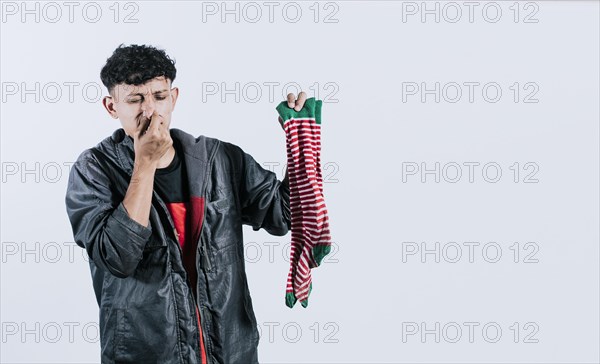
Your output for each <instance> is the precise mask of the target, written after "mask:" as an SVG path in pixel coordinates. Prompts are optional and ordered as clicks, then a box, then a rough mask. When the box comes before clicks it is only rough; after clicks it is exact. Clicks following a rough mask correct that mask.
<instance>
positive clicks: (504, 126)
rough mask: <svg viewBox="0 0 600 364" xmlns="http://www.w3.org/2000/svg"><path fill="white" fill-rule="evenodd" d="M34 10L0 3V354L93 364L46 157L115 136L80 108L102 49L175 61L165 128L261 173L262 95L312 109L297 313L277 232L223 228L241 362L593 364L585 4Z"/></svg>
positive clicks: (95, 347)
mask: <svg viewBox="0 0 600 364" xmlns="http://www.w3.org/2000/svg"><path fill="white" fill-rule="evenodd" d="M35 4H36V3H35V2H30V3H27V8H28V9H33V12H32V13H31V14H29V15H25V18H22V15H23V13H24V10H25V9H24V8H23V7H22V5H21V2H3V3H2V23H1V33H2V34H1V79H2V104H1V106H2V111H1V152H2V154H1V159H2V184H1V186H2V191H1V201H2V210H1V213H2V214H1V243H2V268H1V311H0V312H1V321H2V342H1V345H2V347H1V357H0V359H1V361H2V362H3V363H4V362H6V363H33V362H38V363H50V362H56V363H59V362H60V363H70V362H72V363H82V362H86V363H93V362H98V360H99V357H100V355H99V341H98V339H97V331H96V330H97V321H98V307H97V304H96V301H95V297H94V293H93V289H92V285H91V278H90V272H89V267H88V263H87V261H86V260H85V259H84V255H83V254H82V253H83V250H82V249H81V248H79V247H77V246H74V245H73V243H72V240H73V237H72V231H71V227H70V225H69V222H68V219H67V215H66V210H65V205H64V196H65V191H66V183H67V178H68V170H69V168H68V164H69V163H72V162H73V161H74V160H75V158H76V157H77V155H78V154H79V153H80V152H81V151H82V150H84V149H86V148H89V147H91V146H94V145H95V144H96V143H98V142H99V141H100V140H102V139H103V138H105V137H107V136H109V135H110V134H111V133H112V132H113V131H114V130H115V129H116V128H119V127H120V124H119V122H118V121H117V120H114V119H112V118H110V117H109V116H108V114H107V113H106V111H105V110H104V109H103V107H102V106H101V104H100V101H99V100H100V96H102V95H104V94H106V90H104V89H103V87H99V86H101V82H100V78H99V73H100V69H101V67H102V66H103V65H104V62H105V61H106V59H107V58H108V57H109V56H110V55H111V54H112V51H113V50H114V49H115V48H116V47H117V46H118V45H119V44H120V43H125V44H131V43H138V44H151V45H154V46H157V47H159V48H164V49H165V50H166V51H167V53H168V54H169V55H170V56H171V57H172V58H174V59H175V60H176V67H177V77H176V80H175V82H174V86H177V87H179V89H180V97H179V100H178V103H177V107H176V110H175V112H174V114H173V119H172V123H171V127H175V128H180V129H183V130H185V131H187V132H189V133H191V134H194V135H199V134H203V135H207V136H212V137H217V138H220V139H222V140H226V141H230V142H233V143H235V144H237V145H239V146H241V147H242V148H243V149H244V150H245V151H247V152H248V153H250V154H251V155H252V156H253V157H254V158H255V159H256V160H257V161H259V162H260V163H262V164H263V166H264V167H265V168H267V167H268V165H269V163H279V165H278V167H277V168H276V169H275V171H276V173H277V174H278V176H279V178H282V177H283V170H284V163H285V161H286V154H285V135H284V133H283V132H282V130H281V128H280V126H279V124H278V123H277V112H276V110H275V106H276V105H277V104H278V103H279V102H280V101H282V100H283V99H284V95H285V93H286V91H289V92H297V90H296V89H295V88H294V87H290V88H289V89H287V90H286V89H285V88H284V86H285V85H292V86H293V83H297V84H299V85H300V86H301V87H302V89H303V90H305V91H306V92H307V93H308V94H309V96H316V97H317V98H319V99H322V100H323V101H324V104H323V111H322V117H323V124H322V142H323V146H322V152H321V157H322V165H323V166H324V170H323V175H324V178H325V181H324V182H325V184H324V194H325V199H326V203H327V207H328V211H329V217H330V224H331V231H332V236H333V239H334V244H335V245H334V251H333V253H332V254H330V256H328V257H326V258H325V260H324V262H323V263H322V265H321V266H320V267H318V268H317V269H315V270H313V291H312V293H311V296H310V298H309V305H308V307H307V308H302V307H300V305H299V304H296V306H295V307H294V308H293V309H291V310H290V309H289V308H288V307H286V306H285V304H284V294H285V281H286V278H287V272H288V268H289V263H288V262H287V255H286V254H285V253H286V252H287V250H284V248H285V244H288V243H289V239H290V235H291V234H288V235H287V236H285V237H274V236H270V235H268V234H267V233H266V232H264V231H260V232H253V231H252V230H251V228H249V227H245V230H244V232H245V244H246V246H247V257H246V259H247V263H246V264H247V272H248V277H249V278H248V279H249V285H250V290H251V294H252V298H253V303H254V308H255V311H256V316H257V320H258V322H259V327H260V328H261V341H260V346H259V360H260V361H261V362H264V363H274V362H423V363H424V362H436V363H446V362H463V363H467V362H522V363H525V362H560V363H565V362H578V363H579V362H588V363H591V362H596V363H597V362H598V361H599V360H600V354H599V347H598V342H599V341H600V338H599V270H598V266H599V264H598V263H599V260H598V259H599V249H598V246H599V195H598V192H599V187H598V186H599V174H598V170H599V164H600V163H599V119H600V117H599V101H598V100H599V99H600V95H599V62H600V59H599V44H600V40H599V33H600V31H599V6H598V2H595V1H585V2H584V1H552V2H550V1H548V2H545V1H539V2H531V3H525V2H519V3H515V2H512V1H507V2H504V1H499V2H495V3H488V2H474V3H471V5H465V3H464V2H456V3H447V2H427V5H421V2H414V3H410V2H404V3H403V2H396V1H380V2H367V1H338V2H329V3H326V2H320V3H316V4H315V3H314V2H312V1H309V2H302V1H299V2H295V3H286V2H276V3H274V4H275V5H272V6H274V8H272V9H273V10H274V12H273V18H272V22H271V21H270V19H269V7H268V6H267V5H264V3H263V2H257V3H253V4H251V5H248V4H247V3H244V2H238V3H237V6H238V9H239V12H238V16H239V22H236V20H235V11H234V13H233V14H230V15H226V16H225V19H224V21H222V19H221V15H222V13H223V11H224V10H225V9H224V8H223V7H224V6H225V5H222V3H221V2H215V3H208V2H205V3H201V2H191V1H179V2H166V1H148V2H131V3H129V5H127V4H126V3H117V4H116V5H115V3H113V2H97V3H94V4H91V5H86V3H83V2H76V4H77V5H76V6H75V8H74V12H73V18H72V21H71V19H69V8H68V7H67V6H66V5H64V3H63V2H57V3H55V4H57V6H54V5H47V4H46V3H43V2H37V6H38V9H39V10H35V9H36V8H35V6H36V5H35ZM436 4H437V6H438V7H439V8H438V9H439V12H438V16H439V19H438V21H436V19H435V16H436V14H435V12H434V13H432V14H429V15H425V18H424V19H422V18H421V15H423V13H424V10H426V9H425V8H424V6H426V7H427V9H434V10H435V6H436ZM15 6H16V10H15ZM86 6H87V7H86ZM235 6H236V3H235V2H229V3H227V8H228V9H235ZM469 6H472V8H471V9H473V13H472V18H470V16H469V9H470V8H469ZM257 7H258V8H259V9H260V10H261V11H262V14H261V15H262V16H261V17H260V18H258V17H257V13H256V9H257ZM84 8H85V9H86V11H87V13H85V14H84V15H85V16H84V15H82V10H83V9H84ZM97 8H100V9H101V10H102V13H101V14H99V15H98V18H97V19H96V13H95V9H97ZM284 8H285V9H286V10H287V13H285V16H284V15H282V10H283V9H284ZM297 8H300V9H301V11H302V13H301V14H299V16H298V17H297V15H298V14H297V13H296V12H295V10H296V9H297ZM484 8H485V9H486V11H485V12H484V11H483V9H484ZM498 8H499V9H500V10H501V13H496V9H498ZM57 9H59V10H60V11H61V16H60V17H59V16H58V13H57V12H56V10H57ZM117 9H118V10H119V12H118V14H117V13H116V10H117ZM316 9H319V12H318V14H316ZM457 9H459V10H460V11H461V12H462V14H461V16H458V13H457V12H456V10H457ZM517 9H518V13H517ZM212 10H215V11H214V13H215V14H214V15H211V14H212V13H213V11H212ZM127 14H130V15H131V17H129V18H126V15H127ZM36 16H39V22H36ZM115 17H116V18H115ZM315 17H316V18H315ZM296 18H297V19H296ZM96 20H97V21H96ZM126 20H129V21H136V20H137V22H135V23H131V22H126ZM254 20H256V22H253V21H254ZM296 20H297V21H296ZM236 82H237V83H239V86H238V88H237V91H235V90H236V89H235V87H236V86H235V85H236ZM470 82H474V83H477V84H476V85H477V86H474V93H473V94H472V96H473V99H472V102H470V100H469V94H468V91H469V88H468V85H469V83H470ZM36 83H38V84H37V86H36ZM213 83H216V85H218V87H219V90H218V91H217V93H216V94H210V93H208V92H206V90H207V88H208V87H210V85H212V84H213ZM222 83H223V84H222ZM270 83H274V85H275V86H274V88H273V91H274V93H273V94H272V95H269V88H268V86H267V85H269V84H270ZM436 83H439V87H438V88H437V91H435V90H436V88H435V87H436ZM515 83H518V85H516V86H515ZM68 85H73V88H72V89H70V88H69V86H68ZM84 85H88V86H87V87H89V88H87V89H85V90H86V91H87V92H86V93H84V92H82V91H83V90H84ZM256 85H259V86H260V87H259V88H258V89H257V88H256V87H255V86H256ZM412 85H417V86H418V87H419V89H418V90H417V91H416V94H414V95H413V93H412V92H410V91H411V90H412V89H411V87H412ZM457 85H458V86H459V87H460V90H461V92H462V95H461V97H460V98H456V95H457V94H456V90H457V87H456V86H457ZM484 86H485V88H486V91H487V93H485V97H484V96H483V95H482V90H483V89H484ZM423 88H425V89H432V90H434V91H433V93H427V92H422V91H423ZM224 89H230V90H232V89H233V90H234V91H233V92H232V93H229V94H227V93H226V92H224ZM498 89H499V90H500V91H501V92H502V94H501V96H500V98H499V99H495V98H496V93H495V92H496V91H497V90H498ZM26 90H33V91H31V92H27V91H26ZM70 90H72V92H69V91H70ZM256 90H260V92H261V94H260V95H259V96H257V94H256ZM515 90H519V93H518V95H517V96H515V95H516V94H515ZM57 91H59V92H60V93H58V94H57ZM96 91H98V92H101V93H102V94H101V95H96V94H95V92H96ZM436 92H437V94H438V95H439V97H440V99H439V102H436V100H435V97H436ZM236 95H237V96H238V97H239V100H236V99H235V97H236ZM528 95H529V97H528ZM36 97H38V100H36ZM221 97H223V98H224V100H222V99H221ZM421 97H424V101H422V99H421ZM515 97H516V100H515ZM403 99H404V101H405V102H403ZM536 100H537V102H532V101H536ZM452 101H456V102H452ZM525 101H530V102H525ZM436 163H439V165H438V166H439V167H437V169H436ZM465 163H466V164H465ZM469 163H473V164H472V165H473V166H474V167H473V172H474V173H473V175H472V180H471V181H470V180H469V168H468V166H469ZM515 163H518V164H515ZM36 164H37V167H36ZM414 166H416V167H417V168H418V170H416V171H415V172H414V173H409V171H410V168H412V167H414ZM484 166H485V173H483V171H484ZM457 167H459V168H460V172H461V175H460V177H457V178H455V176H456V172H457ZM423 169H428V170H430V172H429V173H425V171H424V170H423ZM498 170H500V171H501V175H500V176H499V177H498V178H496V172H497V171H498ZM28 171H29V172H28ZM517 171H518V175H517V174H516V172H517ZM436 177H437V178H439V180H438V181H436ZM436 242H438V243H439V249H438V251H437V256H436V253H435V250H436ZM470 242H474V243H476V244H478V245H473V251H472V252H473V254H472V256H470V254H469V253H470V251H469V246H470V245H469V243H470ZM271 243H273V244H274V245H273V246H274V248H273V255H272V259H271V258H270V257H269V244H271ZM413 243H414V244H413ZM422 243H423V245H421V244H422ZM486 244H487V245H486ZM484 246H485V249H484ZM414 247H416V249H418V250H417V251H416V252H415V253H416V254H414V255H411V254H408V253H407V252H409V250H410V249H411V248H414ZM457 247H458V248H460V250H459V252H460V254H461V255H460V256H459V257H458V258H456V259H454V257H455V256H456V253H457V250H456V248H457ZM257 248H259V249H257ZM424 249H429V250H431V251H433V252H434V253H429V254H424V255H421V253H423V251H424ZM497 252H500V254H501V255H500V256H498V258H496V254H497ZM403 253H404V254H403ZM517 253H518V254H517ZM71 254H72V255H71ZM257 254H260V255H257ZM436 258H437V261H436ZM494 261H495V262H494ZM470 322H472V323H473V324H472V325H474V326H472V327H473V328H474V329H473V333H472V335H471V337H470V335H469V327H470V326H469V325H471V324H469V323H470ZM436 325H439V326H436ZM269 327H272V328H273V331H272V332H270V331H269ZM484 327H485V328H486V331H485V332H484V331H483V328H484ZM70 328H72V331H70ZM84 328H85V330H84ZM284 328H285V330H284ZM411 328H416V330H417V332H415V333H414V334H410V333H409V331H408V330H410V329H411ZM457 328H459V329H460V330H461V331H460V333H459V334H457V330H456V329H457ZM497 328H500V330H501V333H500V334H498V332H497V331H496V329H497ZM424 331H425V332H426V333H427V334H426V335H424V336H422V335H421V334H422V333H423V332H424ZM436 334H437V340H436Z"/></svg>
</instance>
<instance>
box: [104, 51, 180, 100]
mask: <svg viewBox="0 0 600 364" xmlns="http://www.w3.org/2000/svg"><path fill="white" fill-rule="evenodd" d="M176 73H177V70H176V69H175V61H174V60H172V59H171V58H169V56H168V55H167V54H166V53H165V51H164V50H162V49H157V48H155V47H152V46H147V45H137V44H132V45H129V46H126V47H124V46H123V43H121V44H120V45H119V47H118V48H117V49H115V51H114V52H113V54H112V56H110V58H108V59H107V60H106V64H105V65H104V67H102V70H101V71H100V79H101V80H102V83H103V84H104V86H106V88H107V89H108V92H109V93H112V91H113V89H114V87H115V86H116V85H118V84H120V83H125V84H128V85H141V84H144V83H146V82H147V81H149V80H151V79H153V78H155V77H159V76H165V78H167V79H169V80H171V83H173V81H175V74H176Z"/></svg>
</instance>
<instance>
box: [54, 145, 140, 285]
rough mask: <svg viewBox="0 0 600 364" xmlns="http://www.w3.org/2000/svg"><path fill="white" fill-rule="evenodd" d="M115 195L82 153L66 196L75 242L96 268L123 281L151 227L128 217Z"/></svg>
mask: <svg viewBox="0 0 600 364" xmlns="http://www.w3.org/2000/svg"><path fill="white" fill-rule="evenodd" d="M115 195H116V194H115V193H114V192H113V190H111V184H110V180H109V178H108V176H107V173H106V172H105V171H103V170H102V168H101V167H100V165H99V163H98V162H97V160H96V159H95V158H94V157H93V156H92V155H90V154H89V153H85V152H84V153H82V154H81V155H80V156H79V158H78V159H77V161H76V162H75V163H74V164H73V166H72V168H71V171H70V172H69V181H68V186H67V193H66V197H65V203H66V208H67V214H68V216H69V220H70V222H71V227H72V229H73V236H74V238H75V243H77V245H79V246H80V247H82V248H85V249H86V251H87V253H88V256H89V258H90V259H91V260H92V261H93V262H94V263H95V264H96V265H97V266H99V267H100V268H102V269H104V270H106V271H108V272H110V273H111V274H113V275H115V276H117V277H119V278H125V277H128V276H130V275H132V274H133V272H134V271H135V269H136V267H137V265H138V263H139V262H140V260H141V259H142V252H143V250H144V246H145V245H146V242H147V241H148V240H149V238H150V235H151V233H152V226H151V223H148V226H143V225H142V224H140V223H138V222H137V221H135V220H133V219H132V218H130V217H129V215H128V213H127V211H126V210H125V206H124V205H123V201H122V197H121V198H118V197H117V196H115Z"/></svg>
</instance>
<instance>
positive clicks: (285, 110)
mask: <svg viewBox="0 0 600 364" xmlns="http://www.w3.org/2000/svg"><path fill="white" fill-rule="evenodd" d="M322 106H323V101H321V100H316V99H315V98H314V97H311V98H308V99H306V101H305V102H304V106H302V109H300V111H296V110H294V109H292V108H290V107H289V106H288V104H287V101H282V102H280V103H279V105H277V107H275V109H276V110H277V112H278V113H279V116H281V119H283V122H284V123H285V122H286V121H288V120H290V119H292V118H293V119H302V118H312V119H315V121H316V123H317V124H321V108H322Z"/></svg>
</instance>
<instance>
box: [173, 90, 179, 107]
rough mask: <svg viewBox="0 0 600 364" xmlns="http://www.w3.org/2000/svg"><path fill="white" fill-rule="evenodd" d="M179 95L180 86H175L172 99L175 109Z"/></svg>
mask: <svg viewBox="0 0 600 364" xmlns="http://www.w3.org/2000/svg"><path fill="white" fill-rule="evenodd" d="M177 97H179V88H177V87H173V88H172V89H171V100H172V102H173V109H174V108H175V104H176V103H177Z"/></svg>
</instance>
